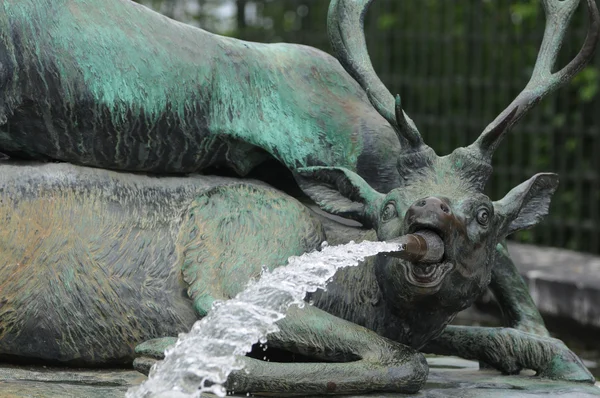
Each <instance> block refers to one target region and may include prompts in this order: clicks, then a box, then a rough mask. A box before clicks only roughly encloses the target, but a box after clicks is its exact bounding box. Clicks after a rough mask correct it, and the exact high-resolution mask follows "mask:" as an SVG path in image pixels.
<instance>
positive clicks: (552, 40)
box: [297, 0, 600, 310]
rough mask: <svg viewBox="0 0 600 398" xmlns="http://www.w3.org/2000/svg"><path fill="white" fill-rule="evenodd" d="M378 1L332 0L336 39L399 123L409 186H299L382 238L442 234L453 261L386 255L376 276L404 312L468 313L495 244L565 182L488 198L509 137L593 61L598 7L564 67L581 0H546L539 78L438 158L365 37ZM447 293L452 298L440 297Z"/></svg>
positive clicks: (533, 217) (330, 171) (542, 177)
mask: <svg viewBox="0 0 600 398" xmlns="http://www.w3.org/2000/svg"><path fill="white" fill-rule="evenodd" d="M371 2H372V0H333V1H332V2H331V5H330V9H329V22H328V28H329V34H330V38H331V42H332V46H333V49H334V51H335V53H336V55H337V57H338V59H339V61H340V62H341V64H342V65H343V66H344V67H345V69H346V70H347V71H348V72H349V73H350V74H351V75H352V76H353V77H354V78H355V79H356V80H357V81H358V83H359V84H360V85H361V86H362V87H363V89H364V90H365V91H366V92H367V94H368V97H369V99H370V101H371V103H372V105H373V106H374V107H375V108H376V109H377V111H378V112H379V113H380V114H381V115H382V116H383V117H384V118H385V119H386V120H387V121H388V122H389V123H390V124H391V125H392V127H393V128H394V130H395V131H396V133H397V137H398V140H399V141H400V144H401V145H402V148H403V152H402V154H401V156H400V158H399V159H398V171H399V174H400V176H401V177H402V178H401V179H400V180H401V181H402V182H401V186H399V187H397V188H395V189H393V190H391V191H390V192H388V193H385V194H384V193H379V192H377V191H375V190H374V189H372V188H371V187H370V186H369V185H368V184H367V183H366V182H365V181H364V180H363V179H362V178H361V177H360V176H358V175H357V174H355V173H354V172H352V171H349V170H346V169H341V168H331V167H312V168H304V169H300V170H297V180H298V182H299V184H300V186H301V188H302V189H303V190H304V192H305V193H307V194H308V195H309V196H311V197H312V198H313V199H314V200H315V202H316V203H317V204H319V205H320V206H321V207H322V208H323V209H324V210H326V211H328V212H330V213H333V214H336V215H340V216H343V217H348V218H352V219H355V220H357V221H359V222H361V223H362V224H363V225H365V226H367V227H371V228H374V229H375V230H376V231H377V236H378V238H379V239H380V240H386V241H387V240H392V239H394V238H397V237H399V236H402V235H405V234H408V233H412V232H415V231H418V230H429V231H433V232H435V233H437V234H438V235H439V236H440V237H441V239H442V240H443V242H444V247H445V248H444V250H445V254H444V257H443V258H442V260H441V261H439V262H438V263H436V264H421V263H411V262H409V261H406V260H400V259H397V258H390V257H379V258H378V261H377V268H376V269H377V274H378V279H379V283H380V286H381V287H382V289H383V291H384V293H385V294H386V296H387V297H397V298H398V300H396V303H397V304H396V305H397V306H399V307H401V306H403V305H406V306H414V301H415V300H418V301H419V302H420V303H421V304H420V308H422V303H423V301H427V300H429V301H430V302H431V304H432V305H437V306H439V305H442V306H449V307H453V308H454V309H455V310H459V309H461V308H464V307H466V306H468V305H470V304H471V302H472V300H473V299H474V298H476V297H477V295H478V293H480V292H481V291H482V290H483V289H484V288H485V287H486V286H487V285H488V283H489V280H490V275H491V267H492V264H493V262H494V258H495V253H496V250H495V248H496V246H497V244H498V243H499V242H500V241H501V240H503V239H504V238H505V237H506V236H507V235H509V234H511V233H513V232H515V231H518V230H521V229H524V228H529V227H532V226H533V225H535V224H536V223H537V222H539V221H540V219H541V218H542V217H543V216H544V215H546V214H547V212H548V207H549V204H550V199H551V196H552V194H553V193H554V191H555V190H556V187H557V185H558V177H557V176H556V175H555V174H550V173H548V174H538V175H536V176H534V177H532V178H531V179H529V180H528V181H526V182H524V183H522V184H521V185H519V186H517V187H515V188H514V189H512V190H511V191H510V192H509V193H508V194H507V195H506V196H505V197H504V198H503V199H501V200H499V201H496V202H492V201H491V200H490V199H489V198H488V197H487V196H486V195H484V194H483V190H484V187H485V184H486V182H487V180H488V178H489V176H490V175H491V172H492V166H491V160H492V155H493V152H494V150H495V149H496V148H497V147H498V144H499V143H500V141H501V139H502V138H503V137H504V135H505V134H506V132H507V131H508V130H509V129H510V128H511V127H512V126H513V125H514V124H515V123H516V122H517V121H518V120H519V119H521V117H523V115H524V114H525V113H526V112H527V111H528V110H529V109H531V108H532V107H533V106H534V105H535V104H536V103H537V102H539V101H540V100H541V99H542V98H543V97H544V96H545V95H547V94H548V93H550V92H552V91H554V90H556V89H557V88H558V87H559V86H561V85H563V84H565V83H566V82H568V81H569V80H570V79H571V78H572V77H573V76H574V75H575V74H576V73H577V72H579V71H580V70H581V69H582V68H583V67H584V66H585V64H586V63H587V62H588V61H589V60H590V58H591V57H592V55H593V52H594V49H595V47H596V44H597V41H598V36H599V31H600V17H599V13H598V9H597V7H596V4H595V2H594V0H585V2H586V4H587V8H588V10H589V15H590V29H589V32H588V35H587V37H586V39H585V43H584V45H583V48H582V49H581V51H580V52H579V53H578V54H577V56H576V57H575V58H574V59H573V60H572V61H571V62H570V63H569V64H568V65H567V66H565V67H564V68H563V69H561V70H559V71H557V72H553V68H554V64H555V62H556V58H557V55H558V52H559V50H560V47H561V44H562V42H563V39H564V36H565V32H566V29H567V26H568V24H569V21H570V19H571V17H572V15H573V13H574V11H575V9H576V8H577V6H578V4H579V0H543V5H544V9H545V14H546V23H547V25H546V29H545V33H544V38H543V41H542V45H541V49H540V52H539V55H538V58H537V61H536V64H535V68H534V71H533V74H532V77H531V80H530V81H529V83H528V84H527V86H526V87H525V89H524V90H523V91H522V92H521V93H520V94H519V95H518V96H517V98H516V99H515V100H514V101H513V102H512V103H511V104H510V105H509V106H508V107H507V108H506V110H504V111H503V112H502V113H501V114H500V115H499V116H498V117H497V118H496V119H495V120H494V121H493V122H492V123H490V125H488V126H487V127H486V128H485V130H484V131H483V133H482V134H481V135H480V136H479V138H478V139H477V140H476V141H475V142H474V143H473V144H472V145H470V146H468V147H464V148H457V149H456V150H455V151H454V152H453V153H451V154H450V155H448V156H444V157H438V156H437V155H436V154H435V153H434V151H433V150H432V149H431V148H429V147H428V146H427V145H425V143H424V142H423V139H422V137H421V135H420V134H419V131H418V130H417V128H416V126H415V124H414V123H413V121H412V120H411V119H410V118H409V117H408V116H407V115H406V113H405V112H404V111H403V109H402V104H401V101H400V97H399V96H398V97H396V98H395V99H394V97H393V96H392V95H391V94H390V92H389V91H388V90H387V89H386V88H385V86H384V85H383V83H382V82H381V80H379V78H378V77H377V75H376V73H375V71H374V70H373V66H372V65H371V62H370V60H369V56H368V53H367V48H366V41H365V37H364V32H363V27H364V26H363V22H364V16H365V13H366V11H367V8H368V6H369V5H370V3H371ZM439 292H443V295H440V294H438V293H439Z"/></svg>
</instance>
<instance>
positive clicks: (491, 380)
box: [0, 357, 600, 398]
mask: <svg viewBox="0 0 600 398" xmlns="http://www.w3.org/2000/svg"><path fill="white" fill-rule="evenodd" d="M428 362H429V364H430V366H431V370H430V374H429V380H428V382H427V385H426V387H425V388H424V389H423V390H422V391H421V392H420V393H418V394H416V395H410V397H427V398H434V397H435V398H442V397H449V398H476V397H477V398H479V397H481V398H492V397H517V398H518V397H532V398H533V397H540V396H551V397H600V388H599V387H598V386H592V385H588V384H579V383H565V382H556V381H551V380H543V379H539V378H535V377H533V376H532V375H531V373H528V374H527V373H524V374H522V375H520V376H502V375H501V374H499V373H498V372H496V371H492V370H479V369H478V368H479V366H478V364H477V363H476V362H473V361H465V360H462V359H458V358H449V357H431V358H428ZM143 380H145V376H144V375H142V374H141V373H138V372H136V371H134V370H116V369H111V370H87V369H86V370H81V369H67V368H51V367H47V368H46V367H17V366H11V365H4V364H0V398H8V397H10V398H25V397H28V398H30V397H33V398H122V397H124V396H125V392H126V391H127V389H128V388H129V387H130V386H134V385H137V384H139V383H141V382H142V381H143ZM240 396H242V397H243V396H246V395H245V394H244V395H240ZM402 396H407V397H408V396H409V395H404V394H371V395H360V396H358V395H355V396H353V397H354V398H374V397H382V398H383V397H402Z"/></svg>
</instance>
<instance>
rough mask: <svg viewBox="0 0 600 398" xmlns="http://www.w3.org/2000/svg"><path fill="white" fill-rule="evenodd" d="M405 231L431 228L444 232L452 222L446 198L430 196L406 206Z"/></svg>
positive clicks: (451, 214) (452, 215)
mask: <svg viewBox="0 0 600 398" xmlns="http://www.w3.org/2000/svg"><path fill="white" fill-rule="evenodd" d="M404 224H405V225H406V227H407V230H408V231H407V232H409V233H412V232H415V231H417V230H420V229H432V230H434V231H436V232H439V233H442V234H446V233H447V232H448V231H449V229H450V228H451V225H452V224H454V214H453V213H452V208H451V207H450V204H449V203H448V201H447V200H446V199H443V198H439V197H436V196H430V197H428V198H423V199H419V200H417V201H416V202H415V203H413V204H412V206H410V207H409V208H408V211H407V212H406V216H405V217H404Z"/></svg>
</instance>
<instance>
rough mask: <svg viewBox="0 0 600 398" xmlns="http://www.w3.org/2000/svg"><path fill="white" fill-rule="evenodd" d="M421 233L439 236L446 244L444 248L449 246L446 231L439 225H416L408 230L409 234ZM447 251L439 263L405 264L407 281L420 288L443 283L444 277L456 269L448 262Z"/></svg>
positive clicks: (409, 262) (417, 262)
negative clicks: (426, 232)
mask: <svg viewBox="0 0 600 398" xmlns="http://www.w3.org/2000/svg"><path fill="white" fill-rule="evenodd" d="M419 231H429V232H430V233H431V232H433V233H434V234H436V235H438V236H439V238H440V239H441V240H442V242H443V243H444V246H446V245H447V242H446V239H445V238H446V236H445V235H446V234H445V233H444V232H445V231H444V230H443V229H441V228H439V227H438V226H437V225H433V224H423V223H415V224H413V225H411V226H410V227H409V228H408V232H409V233H415V232H416V233H418V232H419ZM445 252H446V250H444V255H443V256H442V258H441V259H440V261H439V262H435V263H430V262H419V261H416V262H413V261H407V262H405V263H404V266H405V270H406V280H407V281H408V282H409V283H410V284H411V285H413V286H415V287H419V288H428V289H430V288H435V287H437V286H438V285H440V283H442V281H443V280H444V277H445V276H446V275H447V274H448V273H449V272H450V271H452V269H454V264H453V263H452V262H450V261H448V259H447V256H446V253H445Z"/></svg>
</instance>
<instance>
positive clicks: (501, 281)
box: [423, 243, 594, 383]
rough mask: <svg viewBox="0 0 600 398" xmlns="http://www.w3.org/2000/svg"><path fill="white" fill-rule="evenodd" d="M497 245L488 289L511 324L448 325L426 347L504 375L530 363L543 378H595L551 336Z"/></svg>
mask: <svg viewBox="0 0 600 398" xmlns="http://www.w3.org/2000/svg"><path fill="white" fill-rule="evenodd" d="M497 250H498V251H499V256H498V260H497V262H496V264H495V265H494V268H493V270H492V282H491V284H490V288H491V289H492V291H493V292H494V295H495V296H496V299H497V300H498V303H499V304H500V307H501V309H502V314H503V316H504V323H505V325H506V326H507V327H506V328H485V327H469V326H448V327H447V328H446V330H445V331H444V333H443V334H442V335H441V336H440V337H438V338H437V339H435V340H434V341H432V342H431V343H429V344H428V345H427V346H426V347H425V348H424V349H423V351H424V352H429V353H435V354H441V355H457V356H460V357H463V358H466V359H475V360H479V361H481V362H483V363H485V364H487V365H491V366H492V367H494V368H496V369H498V370H500V371H502V372H504V373H506V374H516V373H519V372H520V371H521V369H523V368H527V369H533V370H535V371H536V372H537V375H538V376H541V377H547V378H551V379H559V380H571V381H583V382H592V383H593V382H594V377H593V376H592V375H591V373H590V372H589V371H588V370H587V368H586V367H585V365H584V364H583V363H582V362H581V360H580V359H579V357H577V355H576V354H574V353H573V352H572V351H571V350H569V349H568V348H567V346H566V345H565V344H564V343H563V342H562V341H560V340H558V339H554V338H551V337H550V334H549V333H548V330H547V329H546V327H545V325H544V321H543V319H542V317H541V315H540V313H539V311H538V310H537V308H536V306H535V304H534V302H533V300H532V299H531V296H530V295H529V292H528V289H527V285H526V284H525V281H524V280H523V278H522V277H521V276H520V275H519V273H518V271H517V269H516V267H515V265H514V263H513V262H512V260H511V258H510V255H509V253H508V251H507V250H506V244H505V243H504V244H502V245H498V248H497Z"/></svg>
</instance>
